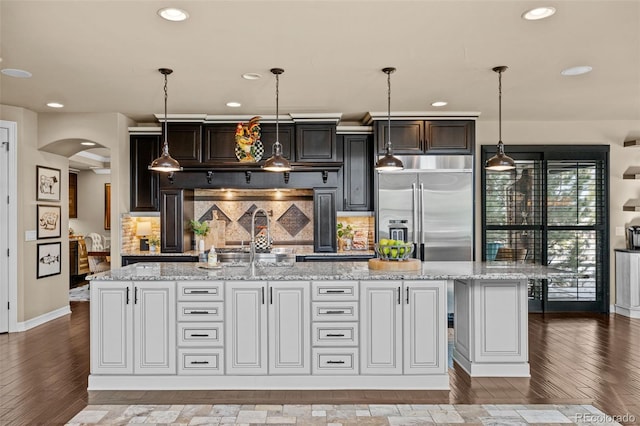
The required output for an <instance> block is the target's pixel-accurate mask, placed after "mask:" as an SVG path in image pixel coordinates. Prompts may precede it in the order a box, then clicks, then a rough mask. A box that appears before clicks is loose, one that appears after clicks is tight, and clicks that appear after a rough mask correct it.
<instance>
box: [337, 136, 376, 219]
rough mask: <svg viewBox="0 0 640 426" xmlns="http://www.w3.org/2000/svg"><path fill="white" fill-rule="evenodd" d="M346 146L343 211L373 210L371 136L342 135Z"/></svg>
mask: <svg viewBox="0 0 640 426" xmlns="http://www.w3.org/2000/svg"><path fill="white" fill-rule="evenodd" d="M339 137H342V138H343V141H344V143H343V145H344V166H343V167H344V169H343V192H344V204H343V207H342V208H343V210H345V211H354V210H356V211H357V210H360V211H362V210H364V211H367V210H373V206H372V201H371V200H372V192H373V191H372V187H373V174H372V173H371V168H372V165H373V143H372V141H371V136H370V135H341V136H339Z"/></svg>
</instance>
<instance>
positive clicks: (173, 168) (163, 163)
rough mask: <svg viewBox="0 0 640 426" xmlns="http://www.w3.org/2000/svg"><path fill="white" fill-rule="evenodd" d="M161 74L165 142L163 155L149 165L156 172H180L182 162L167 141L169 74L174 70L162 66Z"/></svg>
mask: <svg viewBox="0 0 640 426" xmlns="http://www.w3.org/2000/svg"><path fill="white" fill-rule="evenodd" d="M158 71H160V74H162V75H164V142H163V143H162V155H160V157H158V158H156V159H155V160H153V161H152V162H151V164H150V165H149V170H153V171H156V172H179V171H181V170H182V167H180V163H178V161H177V160H176V159H175V158H173V157H171V155H170V154H169V142H167V76H168V75H169V74H171V73H172V72H173V70H171V69H169V68H160V69H159V70H158Z"/></svg>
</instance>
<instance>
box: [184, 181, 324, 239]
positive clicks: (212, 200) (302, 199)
mask: <svg viewBox="0 0 640 426" xmlns="http://www.w3.org/2000/svg"><path fill="white" fill-rule="evenodd" d="M258 208H262V209H264V210H266V211H267V212H269V222H270V225H271V238H272V239H273V241H274V244H284V245H286V244H296V245H309V244H313V191H312V190H306V189H298V190H287V191H284V190H233V191H229V190H217V189H196V190H195V215H194V216H195V218H196V219H198V220H199V221H202V220H209V221H211V222H210V223H209V226H211V227H212V228H214V232H215V228H216V227H220V226H221V225H222V223H224V228H225V229H224V242H222V241H218V242H217V244H218V245H220V246H222V245H240V244H241V242H244V244H247V243H248V242H249V241H250V240H251V216H252V214H253V212H254V211H255V210H256V209H258ZM216 217H217V219H218V220H216V221H214V220H213V219H215V218H216ZM266 224H267V221H266V218H265V217H264V215H263V214H262V213H258V215H257V216H256V233H257V232H258V231H260V230H261V229H263V228H262V227H264V226H266ZM207 240H209V238H207ZM214 244H215V242H214Z"/></svg>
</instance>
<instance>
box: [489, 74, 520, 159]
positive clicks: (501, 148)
mask: <svg viewBox="0 0 640 426" xmlns="http://www.w3.org/2000/svg"><path fill="white" fill-rule="evenodd" d="M506 70H507V67H505V66H499V67H494V68H493V71H495V72H497V73H498V152H497V153H496V155H494V156H493V157H491V158H490V159H489V160H487V162H486V164H485V168H486V169H487V170H493V171H496V172H505V171H508V170H513V169H515V168H516V163H515V162H514V161H513V158H511V157H509V156H508V155H506V154H505V153H504V144H503V143H502V73H503V72H505V71H506Z"/></svg>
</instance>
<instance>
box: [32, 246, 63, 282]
mask: <svg viewBox="0 0 640 426" xmlns="http://www.w3.org/2000/svg"><path fill="white" fill-rule="evenodd" d="M61 248H62V243H60V242H57V243H41V244H38V260H37V262H38V265H37V267H38V275H37V278H44V277H49V276H51V275H59V274H60V271H61V265H62V262H61V261H60V251H61Z"/></svg>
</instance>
